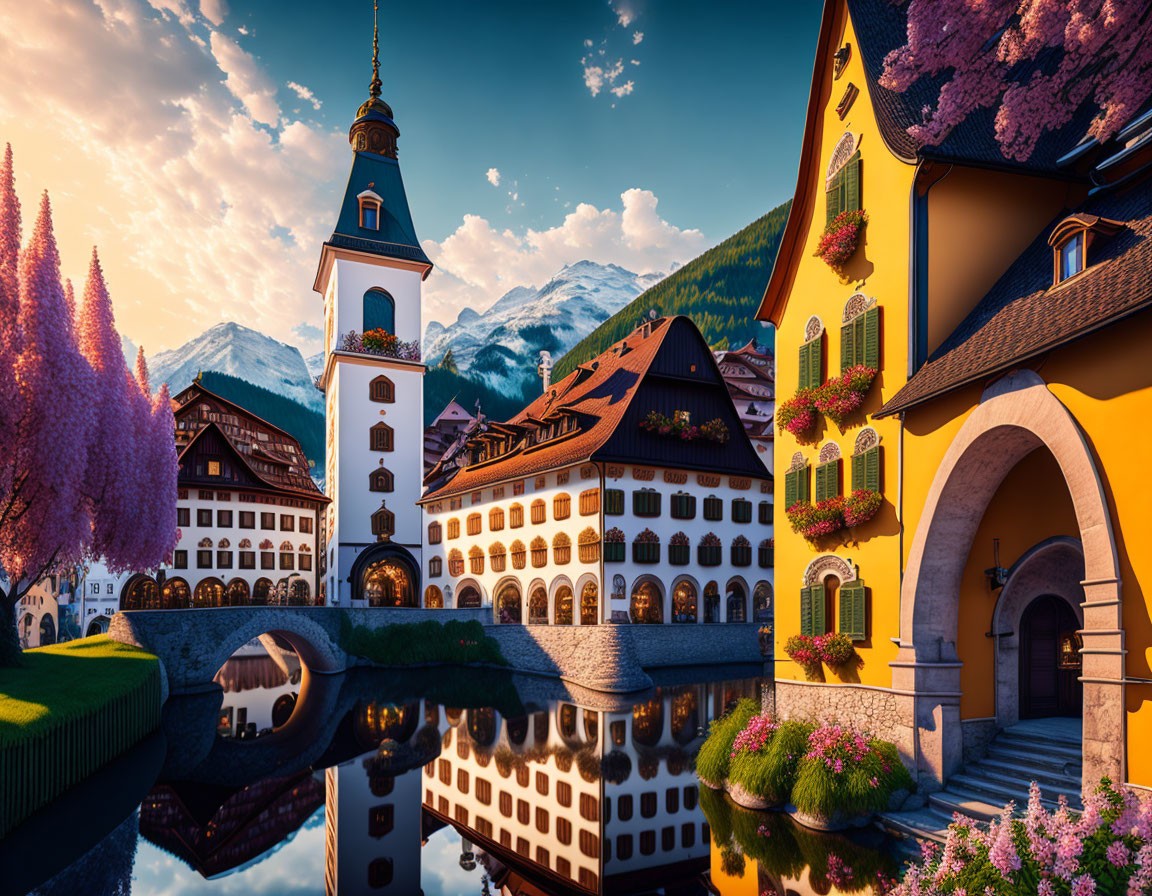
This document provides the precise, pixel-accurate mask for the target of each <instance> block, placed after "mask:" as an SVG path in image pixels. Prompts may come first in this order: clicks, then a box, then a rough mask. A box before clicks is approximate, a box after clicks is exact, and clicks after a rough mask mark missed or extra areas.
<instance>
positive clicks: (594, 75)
mask: <svg viewBox="0 0 1152 896" xmlns="http://www.w3.org/2000/svg"><path fill="white" fill-rule="evenodd" d="M581 64H582V65H583V66H584V86H585V87H587V88H588V91H589V92H590V93H591V94H592V96H596V95H597V94H598V93H600V90H601V88H602V87H603V86H604V69H603V68H602V67H601V66H599V65H590V64H589V62H588V59H587V57H585V58H584V59H583V60H581Z"/></svg>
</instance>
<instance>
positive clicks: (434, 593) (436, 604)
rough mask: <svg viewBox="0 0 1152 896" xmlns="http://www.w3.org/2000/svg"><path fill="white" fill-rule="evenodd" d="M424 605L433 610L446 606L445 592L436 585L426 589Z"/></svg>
mask: <svg viewBox="0 0 1152 896" xmlns="http://www.w3.org/2000/svg"><path fill="white" fill-rule="evenodd" d="M424 606H425V607H427V608H429V609H431V610H439V609H442V608H443V606H444V592H442V591H441V590H440V589H439V588H437V587H436V586H435V585H429V586H428V587H427V588H425V589H424Z"/></svg>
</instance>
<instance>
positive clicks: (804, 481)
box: [796, 467, 812, 501]
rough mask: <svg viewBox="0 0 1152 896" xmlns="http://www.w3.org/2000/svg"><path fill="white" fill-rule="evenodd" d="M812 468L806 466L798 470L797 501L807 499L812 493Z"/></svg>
mask: <svg viewBox="0 0 1152 896" xmlns="http://www.w3.org/2000/svg"><path fill="white" fill-rule="evenodd" d="M811 479H812V468H811V467H804V468H803V469H802V470H798V471H797V476H796V486H797V489H798V497H797V498H796V500H797V501H807V500H808V496H809V495H810V494H811V493H812V482H811Z"/></svg>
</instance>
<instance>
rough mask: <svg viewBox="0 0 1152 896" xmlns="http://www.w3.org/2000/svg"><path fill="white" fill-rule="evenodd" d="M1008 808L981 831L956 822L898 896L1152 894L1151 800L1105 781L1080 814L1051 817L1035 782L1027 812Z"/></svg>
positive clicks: (1063, 807) (1061, 812)
mask: <svg viewBox="0 0 1152 896" xmlns="http://www.w3.org/2000/svg"><path fill="white" fill-rule="evenodd" d="M1013 808H1014V807H1013V804H1012V803H1009V804H1008V805H1007V806H1005V807H1004V812H1003V814H1001V816H1000V818H999V819H997V820H995V821H993V822H991V823H990V824H989V826H988V829H987V830H986V831H984V830H980V828H978V827H976V826H975V825H973V824H972V823H971V822H970V821H968V819H964V818H961V817H960V816H957V818H956V820H955V821H954V822H953V823H952V824H951V825H949V827H948V838H947V840H946V841H945V843H944V848H943V849H942V850H939V849H933V850H929V851H927V852H926V855H925V858H924V861H923V862H921V863H920V864H914V865H912V866H911V867H909V868H908V870H907V871H906V872H905V876H904V880H903V882H902V883H901V884H900V885H899V886H898V887H896V889H895V890H893V891H892V892H893V893H894V894H896V896H914V894H915V896H944V894H973V896H976V894H982V893H986V894H990V896H1008V894H1015V893H1037V894H1039V896H1057V894H1059V896H1068V894H1071V896H1094V894H1100V896H1138V894H1146V893H1149V892H1152V800H1150V799H1147V798H1145V799H1143V800H1142V799H1140V798H1139V797H1138V796H1137V795H1136V794H1135V793H1134V792H1133V791H1131V790H1128V789H1125V788H1120V789H1116V788H1114V787H1113V786H1112V782H1111V781H1109V780H1108V779H1107V778H1104V779H1102V780H1101V781H1100V786H1099V787H1097V788H1096V791H1095V792H1094V793H1093V794H1092V795H1091V796H1090V797H1088V799H1087V801H1086V802H1085V806H1084V812H1083V813H1082V814H1080V815H1077V814H1075V813H1073V812H1070V811H1068V807H1067V804H1066V803H1065V801H1064V798H1063V797H1061V799H1060V807H1059V808H1058V809H1056V810H1055V811H1048V810H1047V809H1045V808H1044V806H1043V804H1042V803H1041V802H1040V788H1039V786H1038V785H1037V784H1036V782H1035V781H1033V782H1032V786H1031V788H1030V789H1029V794H1028V811H1027V812H1026V813H1025V815H1024V817H1023V818H1013V817H1012V810H1013Z"/></svg>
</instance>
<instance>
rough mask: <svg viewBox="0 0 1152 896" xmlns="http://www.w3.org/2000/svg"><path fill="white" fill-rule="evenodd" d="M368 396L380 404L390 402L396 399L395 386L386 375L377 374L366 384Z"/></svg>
mask: <svg viewBox="0 0 1152 896" xmlns="http://www.w3.org/2000/svg"><path fill="white" fill-rule="evenodd" d="M368 398H369V400H371V401H378V402H380V403H381V404H392V403H393V402H394V401H396V387H395V386H393V385H392V380H390V379H388V377H386V376H378V377H376V378H375V379H374V380H372V382H371V383H369V385H368Z"/></svg>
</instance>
